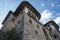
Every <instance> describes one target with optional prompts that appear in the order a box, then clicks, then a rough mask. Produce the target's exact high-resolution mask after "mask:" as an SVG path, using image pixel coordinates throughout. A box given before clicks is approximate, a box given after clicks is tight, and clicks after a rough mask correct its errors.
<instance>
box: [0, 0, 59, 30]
mask: <svg viewBox="0 0 60 40" xmlns="http://www.w3.org/2000/svg"><path fill="white" fill-rule="evenodd" d="M22 1H24V0H0V29H1V27H2V26H3V25H2V24H1V23H2V22H3V20H4V18H5V17H6V15H7V14H8V12H9V10H12V11H13V12H14V11H15V10H16V8H17V7H18V6H19V4H20V3H21V2H22ZM25 1H28V2H29V3H31V4H32V5H33V7H34V8H35V9H36V10H37V11H38V12H39V13H40V14H41V19H40V20H39V22H41V23H42V24H45V23H47V22H48V21H51V20H54V21H55V22H56V23H57V24H58V26H59V27H60V0H25Z"/></svg>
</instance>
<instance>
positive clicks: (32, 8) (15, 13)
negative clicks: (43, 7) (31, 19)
mask: <svg viewBox="0 0 60 40" xmlns="http://www.w3.org/2000/svg"><path fill="white" fill-rule="evenodd" d="M25 6H26V7H27V8H29V9H30V10H31V11H32V12H34V13H35V15H36V16H37V17H38V19H40V17H41V15H40V13H39V12H38V11H37V10H36V9H35V8H34V7H33V6H32V5H31V4H30V3H29V2H27V1H23V2H21V4H20V5H19V6H18V8H17V9H16V10H15V12H14V15H18V14H19V13H20V11H21V10H22V9H23V8H24V7H25Z"/></svg>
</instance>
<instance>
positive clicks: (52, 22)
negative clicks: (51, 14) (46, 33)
mask: <svg viewBox="0 0 60 40" xmlns="http://www.w3.org/2000/svg"><path fill="white" fill-rule="evenodd" d="M49 23H51V24H52V25H53V26H54V27H55V28H56V29H57V30H58V29H59V26H58V25H57V24H56V23H55V22H54V21H53V20H52V21H49V22H47V23H46V24H45V25H44V26H46V25H48V24H49Z"/></svg>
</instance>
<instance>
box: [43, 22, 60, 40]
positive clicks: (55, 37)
mask: <svg viewBox="0 0 60 40" xmlns="http://www.w3.org/2000/svg"><path fill="white" fill-rule="evenodd" d="M44 26H45V28H46V29H47V30H49V35H50V37H51V39H52V40H60V33H59V30H58V29H59V27H58V25H57V24H56V23H55V22H54V21H49V22H48V23H46V24H45V25H44Z"/></svg>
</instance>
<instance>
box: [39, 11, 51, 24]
mask: <svg viewBox="0 0 60 40" xmlns="http://www.w3.org/2000/svg"><path fill="white" fill-rule="evenodd" d="M51 18H52V12H51V11H49V10H44V11H43V12H42V13H41V19H40V22H41V23H42V24H45V23H46V22H48V21H50V20H51Z"/></svg>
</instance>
